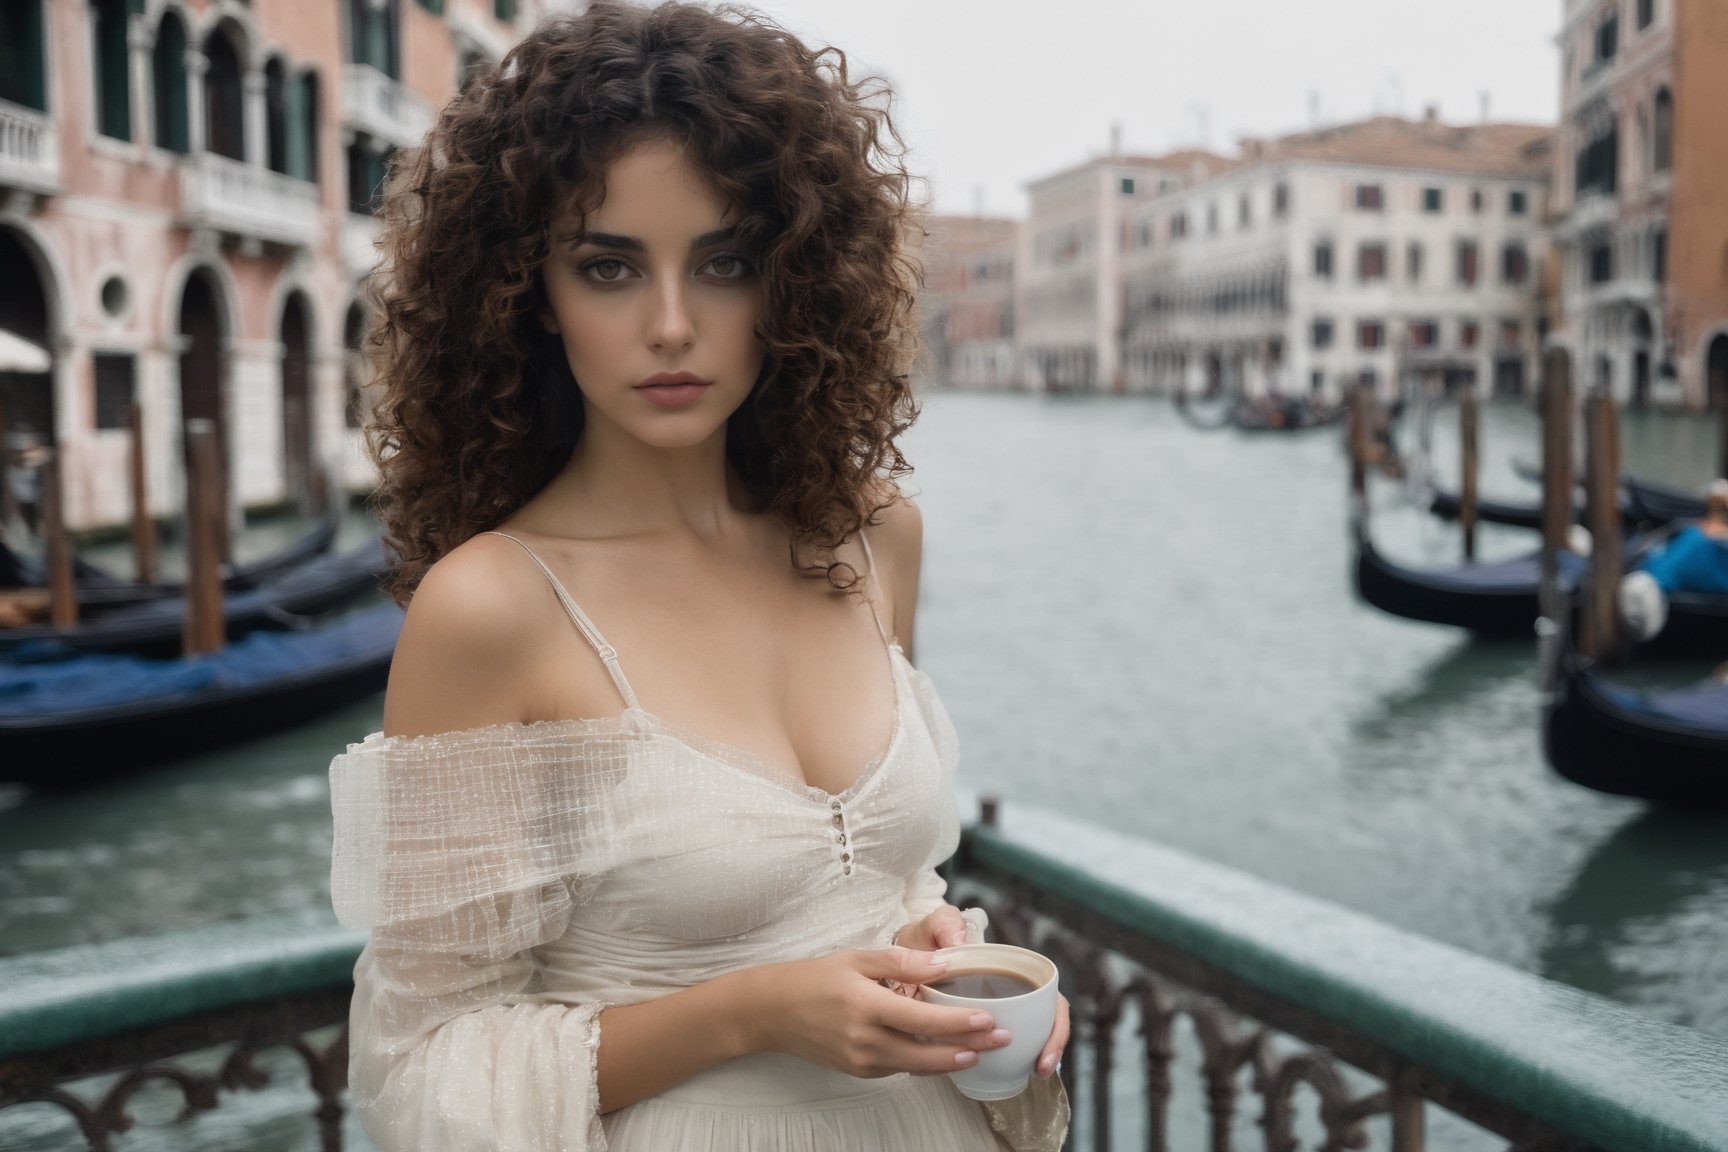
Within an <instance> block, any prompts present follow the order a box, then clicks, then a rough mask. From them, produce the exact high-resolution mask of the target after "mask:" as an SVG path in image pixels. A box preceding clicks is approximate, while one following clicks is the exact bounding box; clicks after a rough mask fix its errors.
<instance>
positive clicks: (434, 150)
mask: <svg viewBox="0 0 1728 1152" xmlns="http://www.w3.org/2000/svg"><path fill="white" fill-rule="evenodd" d="M655 137H664V138H670V139H672V140H674V141H676V142H677V143H679V144H680V145H681V146H682V147H683V148H684V149H685V150H686V152H687V154H688V155H689V156H690V157H691V159H692V162H693V163H695V164H696V165H697V167H698V168H699V169H701V170H702V171H703V172H704V173H705V174H706V175H707V176H708V177H709V179H710V180H712V182H713V185H714V187H715V189H716V190H717V191H718V192H719V194H720V195H721V196H722V198H723V199H725V200H726V201H727V202H728V203H729V204H730V205H731V206H732V208H733V211H734V212H735V218H736V228H737V235H738V238H739V242H740V244H741V245H742V246H743V247H744V249H745V250H746V251H748V252H749V253H751V255H752V257H753V259H754V261H755V263H756V265H757V268H758V270H759V273H760V276H761V280H762V283H763V287H764V299H765V306H764V309H763V319H762V321H761V324H760V326H759V330H758V335H759V336H760V338H761V339H762V341H763V344H764V347H765V349H766V356H765V358H764V366H763V370H762V375H761V377H760V378H759V379H758V381H757V382H756V386H755V388H754V389H753V390H752V392H751V394H750V396H749V398H748V399H747V400H746V401H745V402H744V404H743V405H742V406H741V407H740V408H739V410H738V411H737V412H736V413H735V414H734V415H733V417H732V418H731V420H730V422H729V423H728V426H727V431H726V450H727V457H728V459H729V460H730V462H731V464H732V466H733V467H735V468H736V469H737V471H738V472H739V474H740V476H741V477H742V479H743V481H744V484H745V487H746V490H747V491H748V492H749V494H750V496H751V499H752V500H753V501H754V502H755V504H756V506H757V507H758V508H759V509H760V510H762V511H765V512H768V513H771V514H774V515H776V516H778V517H780V518H781V519H782V520H783V521H784V522H785V523H786V525H787V526H788V527H789V529H790V530H791V545H792V554H793V556H794V561H793V562H794V563H795V564H798V566H799V567H801V568H804V569H806V570H808V571H812V572H823V573H827V574H828V575H829V578H830V579H831V580H835V582H836V583H840V581H839V580H837V579H836V573H838V572H841V571H845V572H848V573H849V572H850V569H849V568H847V567H846V566H845V565H843V564H834V563H832V557H833V551H834V549H835V548H837V547H838V546H839V545H840V544H841V543H842V542H843V541H845V540H846V539H848V538H849V537H851V536H852V535H853V534H854V533H855V532H857V531H858V529H859V528H860V527H862V526H863V525H865V524H868V523H870V522H872V521H873V520H874V518H875V516H876V514H877V513H878V512H880V511H881V510H882V509H883V508H884V507H886V506H887V504H888V502H889V500H890V498H891V497H892V495H893V493H894V491H895V489H894V488H893V486H892V484H891V481H892V480H893V479H894V478H896V477H898V476H901V475H904V474H905V473H907V472H908V471H910V468H909V467H908V465H907V463H906V460H905V458H904V457H903V456H902V455H901V453H900V450H899V448H898V447H897V446H896V444H895V438H896V437H897V436H899V435H900V434H901V433H903V432H904V431H905V430H906V428H907V427H908V426H909V425H910V424H911V422H912V420H913V419H914V418H915V417H916V415H917V408H916V404H915V403H914V400H913V396H912V391H911V386H910V381H909V378H908V370H909V365H910V357H911V354H912V351H913V348H912V342H913V340H914V325H913V324H912V323H911V313H912V308H913V300H914V296H913V293H914V290H915V289H916V287H917V286H918V280H919V277H918V270H917V266H916V264H915V262H914V261H913V260H912V258H911V256H910V254H909V252H908V250H907V246H906V244H905V240H906V236H907V233H908V230H909V228H910V227H911V223H910V221H911V214H910V199H909V190H910V180H909V177H908V175H907V172H906V168H905V164H904V161H903V153H904V149H903V146H902V144H901V141H900V138H899V136H898V135H897V133H896V132H895V130H894V127H893V123H892V121H891V119H890V117H889V110H888V91H887V88H886V86H885V85H884V84H882V82H881V81H879V80H876V79H874V78H865V79H861V80H855V79H853V78H852V77H851V75H850V74H849V73H848V70H847V62H846V58H845V56H844V54H842V53H841V52H839V51H838V50H836V49H832V48H827V49H822V50H812V49H810V48H808V47H806V46H805V45H804V44H802V43H800V42H799V41H798V39H797V38H796V37H794V36H792V35H791V34H790V33H788V32H786V31H785V30H783V29H781V28H779V27H778V26H776V25H775V24H773V23H772V22H770V21H769V20H767V19H766V18H764V17H762V16H761V15H758V14H756V13H754V12H751V11H749V10H747V9H742V8H736V7H726V8H722V9H719V10H716V11H709V10H707V9H704V8H699V7H696V6H694V5H689V4H678V3H670V4H664V5H662V6H660V7H657V8H653V9H644V8H638V7H633V6H627V5H623V4H615V3H604V2H602V3H596V4H594V5H593V7H592V8H590V9H589V10H588V11H587V12H586V13H584V14H583V15H581V16H578V17H564V18H559V19H554V20H550V21H547V22H546V23H543V24H542V25H540V27H539V28H537V29H536V30H535V31H534V32H533V33H532V34H531V35H529V36H528V37H527V38H526V39H525V40H523V41H522V42H521V43H520V44H518V45H517V46H516V47H515V48H514V49H513V50H512V51H511V52H510V54H509V55H508V56H507V57H506V58H505V59H504V61H503V63H502V65H501V66H500V67H499V68H498V69H496V70H494V71H492V72H491V73H489V74H485V75H482V76H480V77H478V78H477V79H476V80H475V81H474V82H473V83H472V84H471V85H470V87H469V88H468V90H467V91H466V92H464V93H463V94H462V95H460V96H458V97H456V98H455V99H454V100H452V101H451V102H450V104H449V105H448V106H447V107H446V108H445V109H444V111H443V113H442V114H441V115H440V116H439V118H438V122H437V125H436V126H435V127H434V128H433V129H432V131H431V132H430V133H429V134H428V136H427V138H426V141H425V143H424V144H423V145H422V146H421V147H419V148H416V149H413V150H412V151H409V152H406V153H404V154H403V155H401V156H400V157H399V158H398V160H397V161H396V162H395V163H394V164H393V165H392V168H391V172H390V176H389V179H388V181H387V184H386V189H385V195H384V201H383V207H382V215H383V218H384V222H385V225H384V235H383V239H382V241H381V247H382V249H383V252H384V259H383V263H382V265H381V268H380V271H379V273H378V275H377V277H376V278H375V282H374V291H375V293H376V295H377V300H378V304H379V311H380V321H379V323H378V324H377V325H376V326H375V328H374V330H373V333H372V336H371V351H372V353H373V355H374V357H375V359H376V361H377V364H378V380H377V383H378V385H379V387H378V392H379V399H378V402H377V404H376V405H375V407H374V413H373V418H372V420H371V422H370V423H369V425H368V437H367V439H368V444H369V448H370V451H371V453H372V457H373V459H374V461H375V462H376V463H377V465H378V468H379V471H380V472H381V473H382V476H383V482H382V484H381V486H380V488H379V491H378V494H377V496H376V498H375V502H376V505H377V507H378V510H379V513H380V515H381V517H382V519H383V521H384V524H385V530H386V540H387V542H388V543H389V545H390V546H391V548H392V550H393V551H394V552H395V553H396V554H397V556H398V564H397V567H396V570H395V573H394V576H393V579H392V582H391V591H392V593H393V594H394V595H395V596H396V598H397V599H398V600H400V601H403V602H406V601H407V599H408V598H409V597H410V596H411V595H412V594H413V590H414V588H415V587H416V585H418V583H419V581H420V579H421V577H423V576H424V575H425V572H426V570H427V568H429V567H430V566H431V565H432V564H433V562H435V561H436V560H437V559H438V558H439V557H441V556H443V555H444V554H445V553H447V552H449V551H450V550H451V549H452V548H454V547H456V546H457V545H458V544H460V543H462V542H463V541H464V540H467V539H468V538H469V537H471V536H473V535H474V534H475V533H477V532H481V531H484V530H486V529H488V528H492V527H494V526H496V525H497V524H498V523H500V522H501V521H502V520H504V519H505V518H506V517H507V516H509V515H510V514H511V513H512V512H514V511H515V510H516V509H518V508H520V507H521V506H522V505H523V504H524V503H525V502H526V501H527V500H528V499H529V498H530V497H531V496H533V495H534V494H535V493H537V492H538V491H540V489H541V488H543V487H545V485H546V484H547V483H549V482H550V481H551V480H552V478H553V477H554V476H555V475H556V474H557V472H558V471H559V470H560V469H561V468H562V467H563V466H564V465H565V464H566V463H567V462H568V460H569V458H570V454H571V452H572V451H573V450H574V448H575V446H576V443H577V440H578V438H579V437H580V435H581V432H582V421H583V416H582V402H581V399H580V393H579V392H578V390H577V387H576V382H575V380H574V379H573V378H572V376H571V373H570V368H569V364H568V361H567V360H566V358H565V354H564V350H563V347H562V345H561V344H560V343H559V341H558V338H557V337H556V336H555V335H549V334H547V333H546V332H545V331H544V330H543V329H542V327H541V325H540V324H539V322H538V315H539V313H540V311H541V310H542V309H543V308H544V307H545V301H544V292H543V289H542V287H541V280H540V267H541V264H542V262H543V261H545V259H546V258H547V255H548V251H549V245H548V238H547V230H548V228H549V226H550V222H551V220H552V218H553V217H554V215H555V214H557V213H558V212H560V211H561V210H562V209H565V208H573V209H574V210H575V211H576V212H577V213H578V214H586V213H588V212H592V211H593V210H594V209H595V208H597V207H598V205H599V201H600V198H601V196H602V195H603V192H604V187H605V173H606V168H607V165H608V164H609V163H610V162H611V161H612V160H614V159H616V158H617V157H618V156H619V155H621V154H622V153H623V152H624V151H626V150H627V149H628V148H630V147H631V146H632V145H634V144H636V143H639V142H641V141H643V140H644V139H648V138H655ZM798 557H817V558H820V557H827V559H828V561H829V562H828V563H821V562H812V563H804V562H803V561H801V560H799V559H798Z"/></svg>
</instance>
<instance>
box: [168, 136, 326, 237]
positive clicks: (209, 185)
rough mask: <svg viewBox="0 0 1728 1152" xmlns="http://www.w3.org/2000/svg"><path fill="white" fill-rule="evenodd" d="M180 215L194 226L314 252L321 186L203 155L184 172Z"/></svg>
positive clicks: (190, 158) (187, 161)
mask: <svg viewBox="0 0 1728 1152" xmlns="http://www.w3.org/2000/svg"><path fill="white" fill-rule="evenodd" d="M180 211H181V214H182V216H183V217H184V219H185V221H186V223H187V224H189V225H191V226H192V227H195V228H197V227H203V228H211V229H214V230H215V231H218V232H227V233H230V234H231V235H235V236H240V237H243V238H253V239H258V240H268V241H270V242H272V243H275V244H285V245H288V246H290V247H294V248H309V247H311V246H312V245H313V244H314V243H315V242H316V241H317V239H318V223H319V206H318V186H317V185H315V184H309V183H307V182H306V181H304V180H297V179H295V178H294V177H292V176H284V175H282V174H281V173H280V172H272V171H270V170H269V169H267V168H258V167H254V166H253V165H250V164H243V163H241V162H240V161H238V160H230V159H229V158H228V157H226V156H218V155H216V154H215V153H214V152H204V153H200V154H198V155H195V156H188V157H187V158H186V159H185V161H184V162H183V165H182V167H181V169H180Z"/></svg>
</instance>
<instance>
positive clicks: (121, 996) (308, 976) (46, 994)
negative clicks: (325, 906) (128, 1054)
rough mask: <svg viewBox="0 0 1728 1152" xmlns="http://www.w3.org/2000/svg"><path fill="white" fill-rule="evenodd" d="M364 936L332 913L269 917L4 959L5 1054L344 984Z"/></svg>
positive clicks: (0, 972) (1, 1023)
mask: <svg viewBox="0 0 1728 1152" xmlns="http://www.w3.org/2000/svg"><path fill="white" fill-rule="evenodd" d="M365 942H366V935H365V933H363V932H349V931H346V930H345V929H342V928H339V927H337V926H336V924H335V922H334V920H333V919H330V918H327V917H325V918H309V917H306V916H267V917H256V918H253V919H247V920H229V921H223V922H221V923H217V924H208V925H204V926H202V927H199V928H192V929H187V930H185V931H182V932H174V933H170V934H166V935H162V936H140V937H134V938H132V939H127V940H115V941H111V942H109V943H106V944H83V945H78V946H75V947H71V948H55V949H51V950H49V951H45V952H29V953H25V954H23V955H20V956H9V957H5V958H0V1058H5V1057H7V1056H15V1055H18V1054H20V1053H24V1052H42V1051H47V1050H49V1049H52V1048H58V1047H60V1046H62V1045H66V1044H74V1043H77V1042H79V1041H82V1040H92V1039H96V1038H98V1037H102V1036H112V1035H116V1034H118V1033H121V1032H129V1031H131V1030H133V1029H137V1028H147V1027H150V1026H152V1025H156V1024H166V1023H168V1022H170V1021H173V1020H178V1019H182V1018H184V1017H187V1016H192V1015H196V1014H198V1013H200V1012H212V1011H216V1010H218V1009H222V1008H232V1007H236V1006H238V1005H241V1004H251V1003H259V1002H265V1001H270V1000H276V999H280V998H282V997H284V996H294V995H301V994H304V993H310V992H321V991H326V990H328V989H330V988H338V987H341V986H342V985H343V984H345V983H347V982H348V981H349V979H351V978H352V976H353V971H354V961H355V959H356V958H357V957H358V956H359V955H360V948H361V946H362V945H364V944H365Z"/></svg>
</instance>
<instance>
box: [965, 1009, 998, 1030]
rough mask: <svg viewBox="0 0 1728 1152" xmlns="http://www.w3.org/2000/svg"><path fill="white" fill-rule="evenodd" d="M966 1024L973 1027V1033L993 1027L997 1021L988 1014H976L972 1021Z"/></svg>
mask: <svg viewBox="0 0 1728 1152" xmlns="http://www.w3.org/2000/svg"><path fill="white" fill-rule="evenodd" d="M966 1023H967V1024H969V1025H970V1026H971V1027H972V1029H973V1031H977V1030H979V1029H982V1028H989V1027H991V1026H993V1025H994V1024H995V1023H996V1019H995V1017H993V1016H991V1015H990V1013H988V1012H978V1013H975V1014H974V1015H973V1017H972V1018H971V1019H970V1020H968V1021H966Z"/></svg>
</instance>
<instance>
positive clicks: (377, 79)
mask: <svg viewBox="0 0 1728 1152" xmlns="http://www.w3.org/2000/svg"><path fill="white" fill-rule="evenodd" d="M432 119H433V116H432V109H431V107H430V106H428V105H427V103H426V102H425V101H424V100H422V99H420V97H418V96H416V95H414V93H412V92H410V91H409V90H408V89H407V88H405V87H403V86H402V85H401V84H400V83H398V82H397V81H395V80H392V79H390V77H388V76H386V75H384V73H382V72H380V71H378V69H376V68H374V67H372V66H371V65H370V64H350V65H348V67H347V68H346V69H344V70H343V73H342V123H343V126H344V127H347V128H352V129H354V130H355V131H357V132H364V133H366V134H367V135H369V136H375V137H377V138H378V139H380V140H387V141H389V142H390V143H391V144H394V145H397V146H398V147H408V146H411V145H414V144H418V143H420V141H421V139H422V138H424V137H425V135H426V133H427V132H428V131H430V130H431V128H432Z"/></svg>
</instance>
